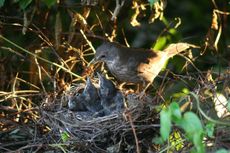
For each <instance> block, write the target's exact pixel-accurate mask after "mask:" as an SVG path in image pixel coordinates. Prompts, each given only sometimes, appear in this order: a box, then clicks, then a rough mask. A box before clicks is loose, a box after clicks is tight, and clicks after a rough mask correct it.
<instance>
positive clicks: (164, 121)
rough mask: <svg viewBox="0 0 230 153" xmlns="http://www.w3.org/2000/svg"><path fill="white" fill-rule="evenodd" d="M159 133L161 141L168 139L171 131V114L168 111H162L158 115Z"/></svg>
mask: <svg viewBox="0 0 230 153" xmlns="http://www.w3.org/2000/svg"><path fill="white" fill-rule="evenodd" d="M160 125H161V128H160V133H161V137H162V139H163V141H166V140H167V139H168V137H169V133H170V129H171V112H170V111H169V110H166V109H164V110H162V111H161V113H160Z"/></svg>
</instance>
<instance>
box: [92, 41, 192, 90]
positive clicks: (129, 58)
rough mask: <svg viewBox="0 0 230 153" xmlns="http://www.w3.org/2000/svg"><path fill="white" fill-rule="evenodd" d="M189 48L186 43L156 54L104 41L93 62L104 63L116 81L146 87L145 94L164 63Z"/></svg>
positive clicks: (147, 50)
mask: <svg viewBox="0 0 230 153" xmlns="http://www.w3.org/2000/svg"><path fill="white" fill-rule="evenodd" d="M190 47H191V45H190V44H187V43H177V44H171V45H169V46H168V47H167V48H166V49H164V50H163V51H157V52H156V51H153V50H150V49H142V48H129V47H126V46H123V45H120V44H118V43H115V42H107V41H106V42H104V43H103V44H102V45H100V46H99V47H98V48H97V49H96V53H95V58H94V60H95V61H102V62H105V63H106V65H107V67H108V69H109V71H110V72H111V73H112V74H113V75H114V76H115V78H117V79H118V80H120V81H122V82H126V83H137V84H139V85H142V86H143V87H146V88H145V89H144V91H143V92H145V90H146V89H147V88H148V86H149V85H150V84H151V83H152V82H153V80H154V78H155V77H156V76H157V75H158V74H159V72H160V71H161V69H162V68H163V66H164V64H165V62H166V61H167V60H168V59H169V58H171V57H173V56H174V55H176V54H178V53H180V52H181V51H184V50H186V49H188V48H190Z"/></svg>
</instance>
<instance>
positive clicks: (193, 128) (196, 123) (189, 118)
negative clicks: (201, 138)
mask: <svg viewBox="0 0 230 153" xmlns="http://www.w3.org/2000/svg"><path fill="white" fill-rule="evenodd" d="M181 126H182V128H183V129H184V130H185V132H186V133H187V134H188V136H189V137H190V138H192V137H193V135H194V134H195V133H197V132H199V131H203V128H202V125H201V122H200V120H199V118H198V117H197V115H196V114H194V113H193V112H186V113H185V114H184V116H183V119H182V122H181Z"/></svg>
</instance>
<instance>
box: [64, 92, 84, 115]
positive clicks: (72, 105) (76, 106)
mask: <svg viewBox="0 0 230 153" xmlns="http://www.w3.org/2000/svg"><path fill="white" fill-rule="evenodd" d="M83 97H84V96H83V95H82V94H80V93H77V94H75V95H74V96H69V98H68V108H69V110H71V111H87V108H86V106H85V104H84V103H83V99H84V98H83Z"/></svg>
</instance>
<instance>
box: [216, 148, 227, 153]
mask: <svg viewBox="0 0 230 153" xmlns="http://www.w3.org/2000/svg"><path fill="white" fill-rule="evenodd" d="M216 153H229V151H227V150H226V149H220V150H217V151H216Z"/></svg>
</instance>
